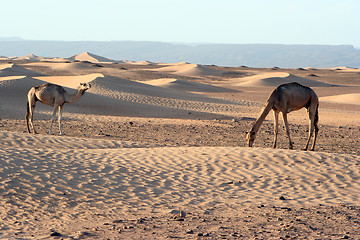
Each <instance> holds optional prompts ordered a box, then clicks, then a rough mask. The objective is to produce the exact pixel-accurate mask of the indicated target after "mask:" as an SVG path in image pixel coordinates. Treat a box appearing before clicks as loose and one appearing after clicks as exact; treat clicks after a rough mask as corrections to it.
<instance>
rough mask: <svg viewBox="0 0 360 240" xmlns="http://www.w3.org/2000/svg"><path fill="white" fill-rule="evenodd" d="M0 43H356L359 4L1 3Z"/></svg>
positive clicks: (321, 0) (328, 0) (221, 0)
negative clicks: (15, 40)
mask: <svg viewBox="0 0 360 240" xmlns="http://www.w3.org/2000/svg"><path fill="white" fill-rule="evenodd" d="M1 8H2V11H1V12H2V13H1V19H2V24H1V28H0V37H10V36H18V37H22V38H25V39H34V40H69V41H70V40H76V41H77V40H94V41H99V40H101V41H110V40H137V41H144V40H146V41H163V42H186V43H198V42H201V43H203V42H206V43H281V44H331V45H337V44H351V45H354V46H357V47H360V14H359V13H360V1H359V0H251V1H249V0H247V1H242V0H101V1H99V0H96V1H95V0H61V1H56V0H3V1H1Z"/></svg>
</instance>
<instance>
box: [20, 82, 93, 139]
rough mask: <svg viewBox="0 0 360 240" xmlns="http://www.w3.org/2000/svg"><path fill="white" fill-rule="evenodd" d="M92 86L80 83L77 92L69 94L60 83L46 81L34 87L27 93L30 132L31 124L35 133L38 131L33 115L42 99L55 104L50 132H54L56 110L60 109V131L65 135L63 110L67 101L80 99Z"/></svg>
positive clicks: (42, 101)
mask: <svg viewBox="0 0 360 240" xmlns="http://www.w3.org/2000/svg"><path fill="white" fill-rule="evenodd" d="M89 88H91V85H90V84H87V83H80V86H79V88H78V90H77V91H76V93H75V94H69V93H67V92H66V91H65V89H64V88H63V87H61V86H59V85H56V84H51V83H45V84H43V85H40V86H36V87H32V88H31V89H30V90H29V92H28V94H27V112H26V116H25V119H26V126H27V129H28V132H29V133H31V131H30V126H31V128H32V130H33V133H37V132H36V131H35V128H34V124H33V115H34V110H35V105H36V102H37V101H40V102H41V103H43V104H46V105H49V106H53V107H54V111H53V115H52V119H51V124H50V130H49V134H51V135H52V134H53V132H52V125H53V122H55V120H56V111H57V110H59V116H58V122H59V131H60V135H64V132H63V131H62V128H61V110H62V108H63V106H64V104H65V103H73V102H76V101H78V100H79V99H80V98H81V97H82V95H84V93H85V91H86V90H88V89H89Z"/></svg>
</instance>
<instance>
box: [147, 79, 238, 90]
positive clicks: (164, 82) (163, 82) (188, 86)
mask: <svg viewBox="0 0 360 240" xmlns="http://www.w3.org/2000/svg"><path fill="white" fill-rule="evenodd" d="M144 83H146V84H149V85H153V86H158V87H163V88H171V89H177V90H182V91H188V92H230V91H232V92H233V91H234V90H230V89H226V88H222V87H216V86H212V85H208V84H202V83H196V82H190V81H185V80H180V79H176V78H162V79H155V80H149V81H145V82H144Z"/></svg>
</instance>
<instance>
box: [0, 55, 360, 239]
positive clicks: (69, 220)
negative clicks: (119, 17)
mask: <svg viewBox="0 0 360 240" xmlns="http://www.w3.org/2000/svg"><path fill="white" fill-rule="evenodd" d="M292 81H296V82H299V83H301V84H304V85H307V86H309V87H311V88H313V89H314V90H315V92H316V93H317V95H318V96H319V99H320V107H319V117H320V122H319V124H320V125H319V126H320V132H319V139H318V142H317V147H316V151H313V152H310V151H301V148H302V147H303V146H304V145H305V143H306V139H307V134H308V133H307V129H308V117H307V113H306V111H305V110H300V111H296V112H292V113H290V114H289V115H288V117H289V123H290V130H291V136H292V139H293V142H294V148H295V150H289V149H287V143H288V142H287V138H286V134H285V131H284V130H283V128H281V131H280V136H279V139H278V147H279V148H277V149H273V148H271V146H272V138H273V119H272V114H269V116H268V117H267V118H266V121H265V122H264V123H263V125H262V127H261V129H260V131H259V133H258V136H257V139H256V140H255V147H254V148H248V147H247V146H246V141H245V135H246V131H248V130H249V129H250V128H251V125H252V123H253V122H254V121H255V119H256V118H257V117H258V115H259V113H260V111H261V109H262V106H263V105H264V103H265V101H266V99H267V97H268V95H269V94H270V93H271V91H272V90H273V89H274V87H275V86H277V85H279V84H282V83H287V82H292ZM45 82H50V83H55V84H58V85H61V86H63V87H64V88H65V89H66V90H67V91H68V92H69V93H75V89H76V88H77V86H78V85H79V84H80V83H82V82H87V83H90V84H91V85H92V88H91V89H90V90H88V91H87V92H86V93H85V94H84V96H83V97H82V98H81V99H80V100H79V101H78V102H76V103H73V104H65V106H64V109H63V121H62V123H63V130H64V132H65V133H66V136H60V135H59V134H58V131H57V130H58V129H57V126H54V128H53V130H56V131H55V135H48V134H47V132H48V130H49V126H50V121H49V120H50V118H51V114H52V108H51V107H49V106H45V105H43V104H41V103H39V102H38V103H37V105H36V109H35V114H34V123H35V127H36V129H37V131H38V132H39V134H37V135H34V134H29V133H27V129H26V124H25V120H24V117H25V113H26V94H27V92H28V90H29V89H30V88H31V87H32V86H36V85H40V84H42V83H45ZM359 94H360V71H359V70H358V69H350V70H349V69H347V68H344V67H339V68H334V69H314V68H311V66H309V68H299V69H280V68H269V69H258V68H251V67H245V66H241V67H221V66H213V65H211V66H204V65H199V64H192V63H185V62H183V63H150V62H147V61H142V62H131V61H115V60H112V59H108V58H106V57H100V56H97V55H95V54H91V53H83V54H79V55H74V56H72V57H70V58H68V59H55V58H44V57H38V56H35V55H28V56H25V57H11V58H6V60H5V59H4V60H1V61H0V139H1V141H0V159H1V161H0V181H1V185H0V194H1V198H0V199H1V205H0V208H1V215H0V216H1V217H0V239H168V238H180V239H341V238H343V239H359V238H360V181H359V180H360V127H359V126H360V103H359ZM281 124H282V122H281ZM281 126H283V124H282V125H281Z"/></svg>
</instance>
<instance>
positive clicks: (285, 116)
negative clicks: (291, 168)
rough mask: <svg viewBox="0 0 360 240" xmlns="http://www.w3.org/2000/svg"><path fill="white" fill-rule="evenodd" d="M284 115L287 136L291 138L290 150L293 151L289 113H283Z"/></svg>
mask: <svg viewBox="0 0 360 240" xmlns="http://www.w3.org/2000/svg"><path fill="white" fill-rule="evenodd" d="M282 115H283V119H284V124H285V129H286V134H287V136H288V138H289V149H293V144H292V141H291V138H290V130H289V123H288V120H287V113H286V112H282Z"/></svg>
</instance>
